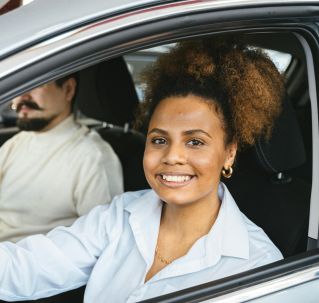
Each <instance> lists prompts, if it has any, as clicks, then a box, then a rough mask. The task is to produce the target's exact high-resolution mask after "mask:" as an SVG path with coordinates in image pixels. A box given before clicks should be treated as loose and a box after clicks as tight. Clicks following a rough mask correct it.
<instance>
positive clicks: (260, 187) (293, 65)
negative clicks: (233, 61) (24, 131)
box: [0, 1, 317, 302]
mask: <svg viewBox="0 0 319 303" xmlns="http://www.w3.org/2000/svg"><path fill="white" fill-rule="evenodd" d="M29 2H31V1H25V4H27V3H29ZM201 34H202V33H199V35H201ZM241 34H242V33H241ZM214 35H218V33H215V34H214ZM186 36H187V35H185V37H186ZM190 36H191V35H190ZM205 37H206V38H207V39H208V38H209V36H208V35H207V32H205ZM178 39H181V40H183V38H180V37H179V38H178ZM187 39H188V40H189V39H191V38H189V37H188V38H187ZM249 39H250V40H249ZM175 40H177V39H167V40H165V42H164V43H163V42H160V41H159V42H156V43H155V44H156V45H158V46H156V47H153V46H152V45H153V44H154V43H149V44H150V45H147V43H146V46H140V45H138V44H137V46H136V47H134V48H133V49H134V51H131V50H130V49H127V50H126V49H125V48H123V49H122V50H121V55H120V56H119V55H114V54H115V53H116V52H113V53H112V54H111V55H110V56H106V57H107V60H106V59H105V60H104V58H103V56H102V55H101V57H99V59H98V60H96V62H98V63H96V64H91V65H90V64H89V63H87V62H85V63H83V66H84V67H83V68H82V69H79V73H80V77H81V81H80V83H81V86H80V91H79V94H78V96H77V98H78V99H77V103H76V108H75V113H76V116H77V118H78V119H79V121H80V122H81V123H84V124H86V125H88V126H89V127H90V128H92V129H93V130H94V131H95V132H97V133H98V134H99V135H100V136H101V138H102V139H103V140H104V141H105V142H107V143H108V144H110V146H111V147H112V148H113V150H114V151H115V153H116V155H117V156H118V158H119V160H120V162H121V165H122V168H123V177H124V189H125V191H135V190H140V189H145V188H148V187H149V185H148V183H147V182H146V180H145V176H144V173H143V167H142V161H143V160H142V158H143V152H144V145H145V135H146V125H142V126H141V127H140V128H138V129H134V128H133V124H134V119H135V114H136V108H137V106H138V104H141V103H142V102H143V100H144V91H145V88H146V84H145V83H144V82H143V80H142V79H143V78H142V77H141V73H142V72H143V70H144V69H145V68H147V67H148V66H150V65H151V64H152V63H154V62H155V61H156V59H157V58H158V56H159V55H160V54H162V53H165V52H167V51H169V50H170V49H171V47H173V46H174V44H175V42H176V41H175ZM248 40H249V41H250V42H251V47H252V48H261V49H262V50H263V51H265V52H266V53H267V54H268V55H269V56H270V58H271V59H272V61H273V62H274V64H275V65H276V66H277V68H278V69H279V70H280V72H281V73H283V74H285V76H286V97H285V100H284V104H283V108H282V111H281V114H280V115H279V117H278V119H277V120H276V123H275V126H274V129H273V133H272V136H271V137H270V138H268V139H267V140H264V139H260V140H258V142H256V144H255V145H254V146H252V147H250V148H247V149H243V150H241V151H240V152H239V154H238V157H237V159H236V165H235V168H234V175H233V177H232V178H231V179H229V180H224V182H225V184H226V186H227V187H228V188H229V190H230V192H231V194H232V195H233V196H234V198H235V200H236V202H237V204H238V206H239V208H240V210H241V211H242V212H243V213H244V215H245V216H246V217H247V218H248V220H251V221H253V222H254V223H256V224H257V225H258V226H260V227H261V228H262V229H263V230H264V232H265V233H266V234H267V235H268V236H269V237H270V239H271V240H272V241H273V242H274V243H275V245H276V246H277V247H278V248H279V250H280V251H281V252H282V254H283V256H284V258H285V260H288V262H289V260H290V258H299V257H300V258H304V257H303V255H301V254H302V253H306V254H307V251H311V249H312V248H313V247H314V246H316V244H313V243H314V242H315V241H316V240H315V239H314V238H309V233H308V231H309V225H311V224H312V223H311V218H309V213H310V206H311V205H310V203H311V199H313V198H312V196H311V195H312V191H313V176H316V174H314V171H316V168H315V167H314V163H313V150H315V148H316V146H315V142H314V139H313V127H314V125H315V121H316V119H314V112H315V109H316V108H315V107H314V102H316V100H315V101H314V98H313V91H311V90H310V89H309V85H308V82H311V81H309V80H310V78H311V76H309V69H310V68H309V66H310V65H313V62H311V61H307V59H306V55H305V51H304V44H302V43H301V40H300V39H299V38H298V35H295V34H293V33H287V32H280V31H278V32H277V30H273V31H267V32H264V33H263V32H262V31H258V32H254V31H253V30H252V32H250V33H249V35H248ZM167 41H169V43H167ZM134 43H135V42H134ZM136 49H138V50H137V51H136ZM92 56H94V55H92ZM123 59H124V61H123ZM71 61H72V60H71ZM115 61H116V63H114V62H115ZM119 61H120V62H119ZM79 62H81V60H79ZM123 62H124V63H125V64H124V65H123ZM113 64H115V65H113ZM80 65H81V63H79V64H78V66H80ZM123 66H124V68H127V69H128V72H129V75H130V77H129V78H126V76H125V77H123V75H122V74H120V73H118V71H119V70H120V69H122V68H123ZM117 73H118V74H119V76H118V79H117V76H116V75H117ZM116 81H118V82H116ZM115 83H116V84H115ZM311 96H312V97H311ZM88 100H89V101H88ZM101 101H102V102H101ZM98 103H101V104H102V108H100V107H98V106H96V104H98ZM15 120H16V115H15V112H14V111H13V109H12V104H11V101H9V102H7V103H6V104H3V105H2V106H1V108H0V123H1V129H0V145H1V144H3V143H4V142H6V141H7V140H8V139H9V138H10V137H12V136H13V135H15V134H16V133H17V132H18V128H17V127H16V125H15ZM309 222H310V223H309ZM309 243H312V244H311V245H310V244H309ZM276 266H277V265H276V264H275V265H274V267H276ZM262 270H263V269H261V271H262ZM230 279H231V278H230ZM204 282H205V283H215V284H216V285H219V283H220V285H223V283H224V280H217V281H213V280H212V279H210V280H207V281H204ZM202 283H203V281H198V284H202ZM226 284H227V283H226ZM195 285H197V282H196V283H195ZM195 285H191V286H195ZM316 286H317V280H313V281H310V282H309V283H307V284H300V285H298V286H295V287H294V288H292V289H291V292H290V290H289V292H288V291H287V290H285V291H279V292H277V293H275V294H269V296H264V297H263V298H259V299H255V301H252V302H275V301H276V300H277V301H278V300H283V301H286V300H288V298H289V300H290V298H291V297H290V295H291V294H293V299H296V300H297V298H299V296H300V294H302V293H303V292H305V291H309V292H311V291H312V289H313V288H314V287H316ZM167 289H168V290H169V292H168V293H170V294H171V295H172V298H173V297H174V296H175V294H174V291H176V290H179V289H178V285H177V286H176V285H175V287H174V286H172V285H169V287H167ZM182 291H183V290H182ZM192 291H195V290H191V291H190V292H192ZM315 295H316V293H315V292H314V298H315ZM176 296H178V293H177V294H176ZM207 296H208V297H209V296H210V294H208V295H207ZM208 297H207V298H208ZM150 300H151V301H150V302H161V299H160V298H159V299H150ZM156 300H157V301H156ZM263 300H265V301H263ZM205 302H206V301H205ZM207 302H210V301H207ZM292 302H294V301H292Z"/></svg>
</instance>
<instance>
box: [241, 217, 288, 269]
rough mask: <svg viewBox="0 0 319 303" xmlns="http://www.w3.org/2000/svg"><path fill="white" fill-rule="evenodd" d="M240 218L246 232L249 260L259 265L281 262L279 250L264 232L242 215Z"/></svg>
mask: <svg viewBox="0 0 319 303" xmlns="http://www.w3.org/2000/svg"><path fill="white" fill-rule="evenodd" d="M242 216H243V218H244V222H245V224H246V228H247V231H248V238H249V256H250V259H251V260H252V261H255V262H258V263H260V264H259V265H264V264H268V263H271V262H275V261H278V260H281V259H282V258H283V256H282V254H281V252H280V250H279V249H278V248H277V247H276V245H275V244H274V243H273V242H272V241H271V239H270V238H269V237H268V235H267V234H266V233H265V232H264V230H263V229H262V228H261V227H259V226H258V225H257V224H255V223H254V222H252V221H251V220H250V219H248V218H247V217H246V216H245V215H244V214H243V213H242Z"/></svg>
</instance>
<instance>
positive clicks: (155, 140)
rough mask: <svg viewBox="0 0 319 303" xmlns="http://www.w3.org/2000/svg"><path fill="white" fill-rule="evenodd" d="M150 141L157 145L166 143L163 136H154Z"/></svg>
mask: <svg viewBox="0 0 319 303" xmlns="http://www.w3.org/2000/svg"><path fill="white" fill-rule="evenodd" d="M151 142H152V143H153V144H158V145H162V144H166V140H165V139H164V138H154V139H152V140H151Z"/></svg>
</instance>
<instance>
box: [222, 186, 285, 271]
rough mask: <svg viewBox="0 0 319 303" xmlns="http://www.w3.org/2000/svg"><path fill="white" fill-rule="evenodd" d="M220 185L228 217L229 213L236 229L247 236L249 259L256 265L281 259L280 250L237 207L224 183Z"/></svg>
mask: <svg viewBox="0 0 319 303" xmlns="http://www.w3.org/2000/svg"><path fill="white" fill-rule="evenodd" d="M222 187H223V194H224V198H225V200H226V201H227V203H228V217H230V214H231V217H230V218H231V219H232V220H231V221H232V222H233V221H236V222H237V229H242V234H246V235H247V237H248V246H249V261H250V262H253V263H254V264H255V265H256V266H260V265H264V264H267V263H271V262H275V261H277V260H280V259H282V254H281V252H280V251H279V249H278V248H277V247H276V246H275V244H274V243H273V242H272V241H271V240H270V238H269V237H268V236H267V234H266V233H265V232H264V231H263V229H262V228H261V227H259V226H258V225H257V224H255V223H254V222H252V221H251V220H250V219H248V218H247V216H246V215H245V214H244V213H243V212H242V211H241V210H240V209H239V208H238V206H237V203H236V201H235V200H234V198H233V197H232V195H231V194H230V192H229V191H228V189H227V187H226V186H225V185H224V184H222ZM244 230H245V231H244ZM245 238H246V236H245Z"/></svg>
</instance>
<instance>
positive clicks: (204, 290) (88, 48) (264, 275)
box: [0, 0, 319, 303]
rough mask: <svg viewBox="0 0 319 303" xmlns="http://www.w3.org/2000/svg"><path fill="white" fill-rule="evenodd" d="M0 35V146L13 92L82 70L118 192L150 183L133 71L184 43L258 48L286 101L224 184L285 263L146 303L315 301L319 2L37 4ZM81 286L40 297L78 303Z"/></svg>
mask: <svg viewBox="0 0 319 303" xmlns="http://www.w3.org/2000/svg"><path fill="white" fill-rule="evenodd" d="M0 29H1V39H0V101H1V104H0V111H1V112H2V119H3V120H2V126H1V128H0V143H1V144H2V143H3V142H4V141H5V140H7V139H8V138H9V137H11V136H12V135H14V134H15V133H16V132H17V128H16V127H14V116H12V113H10V109H8V104H10V100H12V98H13V97H15V96H17V95H19V94H21V93H23V92H25V91H28V90H30V89H31V88H34V87H36V86H38V85H40V84H43V83H45V82H47V81H49V80H53V79H57V78H59V77H61V76H63V75H66V74H69V73H71V72H74V71H79V72H80V89H79V92H78V96H77V102H78V108H79V111H80V113H81V115H83V118H85V119H87V123H88V125H90V126H91V127H96V128H97V129H98V131H99V132H100V134H101V136H102V137H103V138H104V139H106V140H107V141H109V142H110V143H111V145H112V146H113V148H114V150H115V151H116V152H117V153H118V155H119V157H120V159H121V161H122V165H123V169H124V177H125V189H126V190H137V189H141V188H145V187H147V184H146V181H145V179H144V175H143V171H142V156H143V144H144V140H145V136H144V134H143V129H141V130H140V131H139V132H138V131H135V130H132V129H131V125H132V121H133V118H134V117H133V113H134V110H135V108H136V106H137V104H138V103H139V102H141V100H140V99H142V97H143V96H142V95H143V93H142V90H141V88H143V86H144V83H143V82H142V81H141V80H140V78H139V73H140V71H141V69H142V68H144V67H145V66H147V65H148V64H150V63H152V62H153V61H154V60H155V59H156V58H157V56H158V54H160V53H162V52H165V51H167V49H169V48H170V47H171V44H173V43H175V42H177V41H180V40H184V39H192V38H197V37H209V36H211V35H220V34H227V33H231V34H234V35H240V36H241V37H244V38H245V40H246V41H247V42H248V43H249V44H250V45H251V46H252V47H260V48H263V49H265V50H266V51H267V52H268V53H269V55H270V57H271V58H272V59H273V60H274V62H275V64H277V65H278V68H280V70H281V71H282V73H284V74H285V76H286V80H287V81H286V87H287V98H286V101H285V105H284V108H283V112H282V114H281V116H280V117H279V118H278V120H277V121H276V126H275V130H274V133H273V136H272V138H271V139H270V141H267V142H265V141H262V140H260V141H259V142H258V143H257V144H256V145H255V146H254V147H253V148H250V149H248V150H244V151H242V152H241V153H240V155H239V157H238V159H237V167H238V169H236V171H235V173H234V177H233V178H231V179H230V180H229V181H228V183H227V186H228V187H229V188H230V191H231V192H232V193H233V195H234V197H235V200H236V201H237V203H238V205H239V207H240V209H241V210H242V211H243V212H244V213H245V214H246V215H247V216H248V217H249V218H250V219H252V221H254V222H255V223H256V224H257V225H259V226H261V227H262V228H263V229H264V230H265V232H266V233H267V234H268V235H269V237H270V238H271V239H272V241H273V242H274V243H275V244H276V245H277V247H278V248H279V249H280V250H281V252H282V253H283V255H284V257H285V259H284V260H282V261H279V262H276V263H273V264H269V265H267V266H263V267H260V268H257V269H254V270H251V271H248V272H243V273H241V274H237V275H235V276H230V277H227V278H224V279H221V280H217V281H211V282H209V283H207V284H204V285H197V286H195V287H192V288H189V289H184V290H182V291H178V292H175V293H171V294H168V295H164V296H161V297H157V298H153V299H151V300H147V301H144V302H167V303H168V302H170V303H173V302H174V303H175V302H176V303H177V302H207V303H208V302H210V303H213V302H254V303H257V302H258V303H261V302H262V303H268V302H269V303H270V302H289V303H294V302H303V303H305V302H319V250H318V246H319V243H318V231H319V163H318V161H319V157H318V155H319V125H318V96H317V94H318V92H319V79H318V77H319V76H318V75H319V1H315V0H314V1H306V0H289V1H283V0H258V1H256V0H255V1H253V0H214V1H213V0H211V1H209V0H161V1H159V0H120V1H115V0H107V1H105V0H91V1H86V0H69V1H66V0H65V1H62V0H52V1H43V0H38V1H37V0H36V1H33V2H31V3H30V4H28V5H26V6H23V7H20V8H18V9H16V10H14V11H12V12H10V13H7V14H4V15H2V16H0ZM8 112H9V113H8ZM10 115H11V116H10ZM8 116H9V117H11V120H10V119H9V120H10V122H9V124H8ZM12 119H13V120H12ZM12 121H13V124H12ZM128 150H129V151H130V154H128ZM257 195H258V201H257V200H256V196H257ZM0 283H1V282H0ZM123 287H125V285H123ZM83 291H84V288H81V289H78V290H74V291H71V292H68V293H65V294H61V295H58V296H55V297H51V298H47V299H44V300H39V302H82V295H83Z"/></svg>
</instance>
